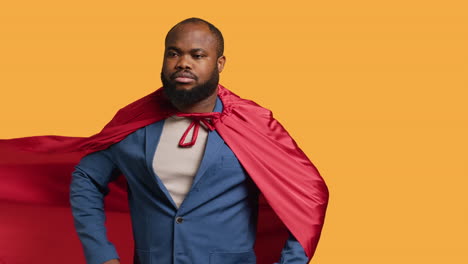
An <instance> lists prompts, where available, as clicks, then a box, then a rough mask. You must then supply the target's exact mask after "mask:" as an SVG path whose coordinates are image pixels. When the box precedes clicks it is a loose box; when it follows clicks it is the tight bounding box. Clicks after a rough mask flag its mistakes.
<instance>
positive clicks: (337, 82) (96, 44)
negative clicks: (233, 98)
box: [0, 0, 468, 264]
mask: <svg viewBox="0 0 468 264" xmlns="http://www.w3.org/2000/svg"><path fill="white" fill-rule="evenodd" d="M465 2H466V1H451V0H447V1H401V0H398V1H361V0H358V1H343V0H341V1H305V0H304V1H294V0H293V1H244V0H240V1H233V2H221V1H199V2H196V1H177V2H173V1H167V2H166V3H159V2H157V1H145V2H139V1H134V2H130V1H122V2H120V1H88V0H87V1H51V0H44V1H32V0H29V1H3V2H2V3H1V4H0V89H1V96H0V123H1V130H0V138H4V139H5V138H15V137H23V136H33V135H47V134H58V135H68V136H89V135H92V134H94V133H96V132H98V131H99V130H100V129H101V128H102V126H103V125H104V124H105V123H106V122H107V121H109V120H110V118H111V117H112V116H113V114H114V113H115V112H116V111H117V110H118V109H119V108H121V107H123V106H125V105H126V104H128V103H130V102H132V101H134V100H135V99H137V98H140V97H142V96H144V95H146V94H148V93H150V92H152V91H154V90H155V89H156V88H158V87H159V86H160V80H159V74H160V70H161V62H162V54H163V39H164V36H165V34H166V32H167V31H168V30H169V28H170V27H171V26H172V25H174V24H175V23H177V22H179V21H180V20H182V19H185V18H187V17H192V16H196V17H201V18H204V19H207V20H208V21H210V22H212V23H214V24H215V25H217V26H218V27H219V28H220V29H221V31H222V32H223V34H224V36H225V40H226V56H227V64H226V68H225V70H224V72H223V73H222V74H221V83H223V84H224V85H225V86H227V87H228V88H230V89H231V90H233V91H234V92H235V93H237V94H239V95H241V96H242V97H244V98H249V99H253V100H254V101H256V102H258V103H259V104H261V105H263V106H265V107H267V108H270V109H271V110H273V112H274V113H275V115H276V117H277V118H278V119H279V120H280V121H281V122H282V123H283V125H285V127H286V128H287V129H288V131H290V133H291V134H292V135H293V137H294V138H295V139H296V141H297V142H298V144H299V145H300V146H301V147H302V149H303V150H304V151H305V152H306V153H307V154H308V155H309V157H310V158H311V159H312V161H313V162H314V163H315V164H316V165H317V167H318V168H319V170H320V171H321V173H322V174H323V176H324V178H325V180H326V181H327V183H328V185H329V188H330V194H331V196H330V204H329V210H328V214H327V219H326V223H325V227H324V230H323V234H322V239H321V242H320V244H319V247H318V249H317V252H316V256H315V258H314V259H313V261H312V263H320V264H342V263H343V264H347V263H353V264H376V263H378V264H386V263H388V264H395V263H408V264H410V263H411V264H413V263H425V264H432V263H434V264H435V263H437V264H440V263H450V264H462V263H468V243H467V237H468V227H467V220H468V205H467V201H468V199H467V198H468V195H467V193H468V192H467V190H466V189H467V187H468V179H467V178H468V177H467V176H468V166H467V149H468V140H467V135H468V109H467V108H468V107H467V104H468V103H467V101H468V100H467V99H468V96H467V95H468V92H467V88H468V87H467V86H468V6H467V5H466V4H465Z"/></svg>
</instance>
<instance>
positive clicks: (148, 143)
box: [145, 120, 177, 208]
mask: <svg viewBox="0 0 468 264" xmlns="http://www.w3.org/2000/svg"><path fill="white" fill-rule="evenodd" d="M163 125H164V120H163V121H160V122H157V123H154V124H151V125H149V126H146V127H145V137H146V138H145V158H146V166H147V167H148V171H149V174H150V175H151V176H152V178H153V181H152V184H154V183H156V184H157V187H159V189H160V190H161V191H162V192H163V193H164V195H166V198H167V199H168V201H169V202H171V204H172V205H173V206H174V208H177V206H176V204H175V202H174V200H172V197H171V195H170V193H169V191H168V190H167V189H166V186H164V184H163V182H162V181H161V179H160V178H159V177H158V175H156V172H155V171H154V169H153V159H154V154H155V153H156V148H157V145H158V143H159V139H160V138H161V133H162V129H163Z"/></svg>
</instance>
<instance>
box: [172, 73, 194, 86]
mask: <svg viewBox="0 0 468 264" xmlns="http://www.w3.org/2000/svg"><path fill="white" fill-rule="evenodd" d="M171 79H172V80H174V81H176V82H178V83H191V82H194V81H195V80H196V79H197V77H196V76H195V74H193V73H191V72H176V73H174V74H173V75H171Z"/></svg>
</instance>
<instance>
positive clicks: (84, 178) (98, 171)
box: [70, 150, 119, 264]
mask: <svg viewBox="0 0 468 264" xmlns="http://www.w3.org/2000/svg"><path fill="white" fill-rule="evenodd" d="M116 175H118V173H117V167H116V165H115V164H114V162H113V161H112V158H111V154H110V150H103V151H99V152H95V153H92V154H89V155H87V156H85V157H84V158H83V159H82V160H81V161H80V163H79V164H78V165H77V166H76V167H75V171H74V172H73V174H72V182H71V185H70V204H71V207H72V212H73V217H74V220H75V228H76V231H77V233H78V236H79V237H80V240H81V243H82V245H83V249H84V253H85V257H86V263H88V264H101V263H104V262H106V261H109V260H112V261H113V262H110V263H109V264H111V263H118V262H115V261H118V259H119V256H118V254H117V251H116V249H115V247H114V245H112V243H110V242H109V240H108V239H107V235H106V227H105V220H106V219H105V215H104V196H105V195H106V194H107V193H108V192H109V189H108V188H107V185H108V183H109V182H110V181H111V180H113V178H114V177H115V176H116Z"/></svg>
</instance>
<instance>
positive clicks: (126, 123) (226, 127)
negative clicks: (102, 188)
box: [0, 85, 328, 264]
mask: <svg viewBox="0 0 468 264" xmlns="http://www.w3.org/2000/svg"><path fill="white" fill-rule="evenodd" d="M218 96H219V98H220V99H221V101H222V102H223V105H224V108H223V112H222V113H221V117H220V118H219V119H216V120H214V126H215V128H216V131H217V132H218V133H219V134H220V135H221V137H222V138H223V139H224V141H225V142H226V143H227V144H228V145H229V147H230V148H231V149H232V151H233V152H234V153H235V155H236V156H237V158H238V159H239V161H240V162H241V164H242V165H243V167H244V168H245V170H246V171H247V172H248V174H249V175H250V176H251V177H252V179H253V180H254V181H255V183H256V184H257V186H258V188H259V189H260V190H261V192H262V195H261V205H260V212H259V225H258V231H257V233H258V234H257V241H256V247H255V249H256V252H257V259H258V263H259V264H266V263H272V262H275V261H278V259H279V256H280V252H281V249H282V247H283V244H284V241H285V239H286V238H287V232H286V229H285V226H287V228H288V229H289V230H290V231H291V232H292V233H293V235H294V236H295V237H296V238H297V240H298V241H299V242H300V243H301V245H302V246H303V247H304V249H305V251H306V254H307V255H308V256H309V258H312V256H313V254H314V251H315V248H316V246H317V243H318V241H319V237H320V232H321V230H322V226H323V222H324V217H325V211H326V207H327V202H328V190H327V187H326V185H325V183H324V181H323V179H322V177H321V176H320V174H319V173H318V171H317V169H316V168H315V167H314V165H313V164H312V163H311V162H310V160H309V159H308V158H307V157H306V155H305V154H304V153H303V152H302V151H301V150H300V149H299V147H298V146H297V144H296V143H295V141H294V140H293V139H292V138H291V137H290V136H289V134H288V133H287V132H286V130H285V129H284V128H283V127H282V126H281V124H279V123H278V122H277V121H276V120H275V119H274V118H273V116H272V113H271V112H270V111H269V110H267V109H265V108H262V107H260V106H259V105H257V104H256V103H254V102H252V101H249V100H244V99H241V98H239V97H238V96H237V95H235V94H234V93H232V92H230V91H228V90H227V89H226V88H224V87H222V86H221V85H220V86H219V89H218ZM174 113H175V110H174V109H173V108H172V106H171V105H170V103H169V102H168V101H167V100H166V99H165V97H164V96H163V93H162V89H159V90H157V91H155V92H153V93H151V94H149V95H147V96H145V97H143V98H141V99H139V100H137V101H135V102H134V103H132V104H130V105H128V106H126V107H124V108H122V109H121V110H119V111H118V112H117V114H116V115H115V117H114V118H113V119H112V120H111V121H110V122H109V123H108V124H107V125H106V126H105V127H104V129H103V130H102V131H101V132H100V133H98V134H96V135H94V136H91V137H89V138H79V137H60V136H40V137H28V138H19V139H10V140H0V177H1V180H2V181H1V182H0V237H6V238H7V240H8V241H7V240H3V239H2V240H0V263H2V260H3V261H4V262H6V263H10V261H11V262H12V263H23V262H21V261H18V259H19V260H24V263H26V262H29V260H31V261H35V262H38V261H37V260H38V259H40V258H38V256H33V255H34V254H35V253H34V252H36V253H37V254H44V252H43V250H40V248H41V247H43V248H45V249H46V248H48V247H51V246H52V245H54V247H57V246H59V247H60V246H62V247H65V248H63V249H59V250H58V251H59V252H62V254H63V256H64V258H65V257H67V258H68V259H69V258H70V256H73V255H75V256H76V254H77V253H76V250H77V249H76V248H78V249H80V250H81V248H80V247H79V246H77V244H78V243H77V242H76V240H77V236H76V235H75V234H74V231H73V227H72V220H71V215H70V214H69V213H70V212H69V203H68V188H69V183H70V175H71V172H72V171H73V166H74V165H76V164H77V163H78V162H79V160H80V159H81V157H83V156H84V155H85V154H88V153H91V152H95V151H98V150H102V149H105V148H107V147H109V146H110V145H112V144H114V143H116V142H119V141H120V140H122V139H124V138H125V137H126V136H127V135H128V134H130V133H132V132H134V131H136V130H137V129H139V128H141V127H143V126H146V125H149V124H151V123H154V122H157V121H160V120H162V119H165V118H166V117H168V116H170V115H172V114H174ZM125 188H126V187H125V183H124V182H123V181H122V177H121V178H120V180H118V182H117V183H116V184H114V185H113V186H112V191H111V194H110V195H109V196H108V197H106V211H107V212H108V213H107V215H108V219H109V222H110V224H109V225H110V226H108V228H109V236H110V237H111V238H113V236H114V235H113V234H112V233H113V225H115V229H117V230H120V233H122V231H121V230H122V229H121V228H119V227H118V226H119V223H120V222H125V223H126V224H128V223H127V222H128V221H129V220H128V218H127V217H126V216H125V215H124V216H122V215H123V214H119V213H118V212H126V211H128V206H127V202H126V193H125V192H126V191H125ZM60 208H61V209H62V211H61V213H58V212H59V211H60V210H61V209H60ZM43 209H47V210H43ZM54 210H56V211H54ZM7 214H8V215H7ZM41 219H42V220H41ZM44 219H48V220H44ZM113 219H120V220H118V221H115V222H112V220H113ZM122 219H123V220H122ZM48 221H53V222H57V223H62V225H63V227H60V225H59V228H58V229H59V230H60V232H57V231H56V228H57V225H56V224H55V225H54V226H53V227H50V226H47V223H48ZM119 221H120V222H119ZM43 222H44V223H43ZM38 223H39V224H38ZM41 223H42V224H43V225H42V226H41ZM283 224H284V225H285V226H284V225H283ZM28 230H29V231H28ZM126 230H127V231H125V232H123V233H125V235H126V236H127V238H124V239H123V238H122V237H119V238H116V239H119V240H120V239H122V240H125V242H117V241H116V246H117V248H118V249H119V247H122V248H128V247H132V243H133V242H132V240H131V239H129V238H128V236H129V235H130V232H129V231H128V227H126ZM46 231H47V232H46ZM52 231H56V232H52ZM41 232H42V234H41ZM117 232H118V231H117ZM31 234H33V235H32V237H31ZM121 235H122V234H121ZM34 236H36V237H34ZM37 237H39V239H41V242H40V243H34V242H28V243H26V244H27V245H29V246H23V245H22V246H18V245H16V244H18V243H17V242H20V243H25V241H28V240H31V239H38V238H37ZM11 239H13V246H12V240H11ZM15 241H16V242H15ZM54 241H55V244H57V245H55V244H54ZM57 241H60V242H59V243H57ZM67 241H72V242H67ZM15 243H16V244H15ZM121 243H123V244H121ZM41 245H42V246H41ZM44 245H45V246H44ZM38 248H39V249H38ZM55 249H57V248H55ZM15 251H16V252H15ZM49 251H50V250H49ZM120 251H122V250H120ZM127 251H129V250H127ZM119 253H120V254H122V253H121V252H119ZM53 254H55V255H54V257H53V258H51V259H50V260H48V261H44V262H42V261H39V263H59V262H60V263H61V262H63V259H64V258H57V251H54V253H53ZM125 254H130V253H125ZM59 255H60V253H59ZM28 256H30V257H29V258H28ZM15 258H16V259H15ZM72 258H73V257H72ZM80 259H81V260H80ZM67 263H74V262H70V261H67ZM76 263H82V257H80V258H78V260H76Z"/></svg>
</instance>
